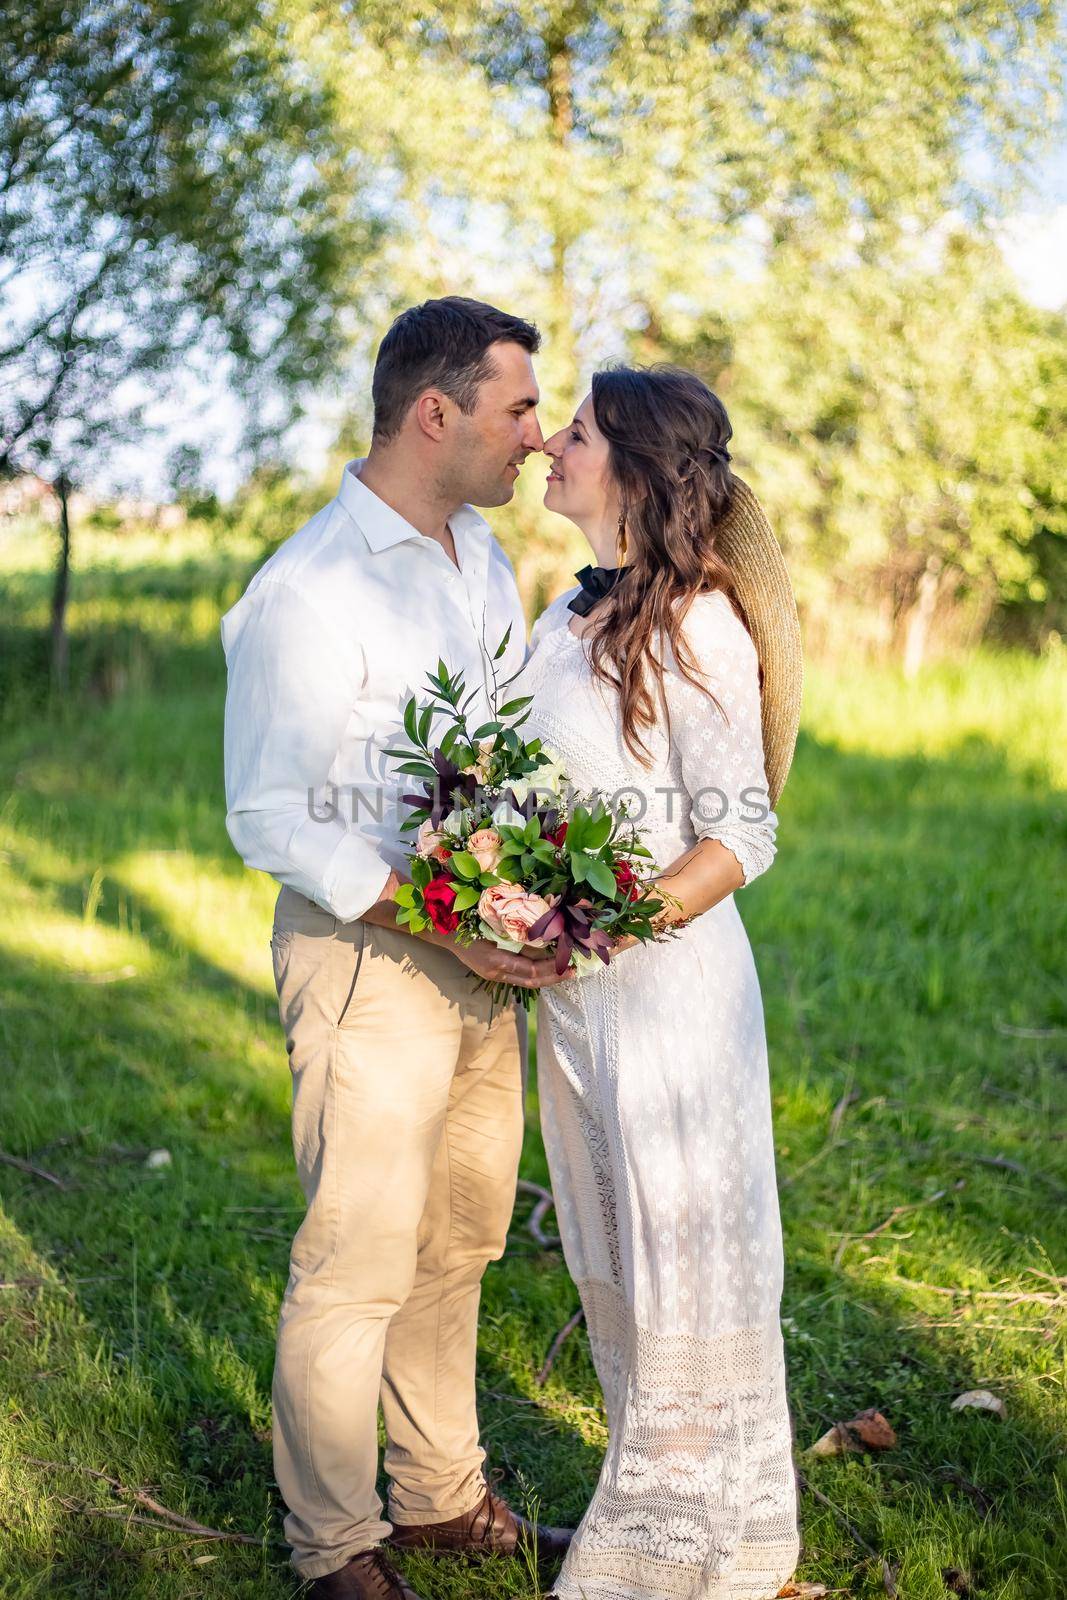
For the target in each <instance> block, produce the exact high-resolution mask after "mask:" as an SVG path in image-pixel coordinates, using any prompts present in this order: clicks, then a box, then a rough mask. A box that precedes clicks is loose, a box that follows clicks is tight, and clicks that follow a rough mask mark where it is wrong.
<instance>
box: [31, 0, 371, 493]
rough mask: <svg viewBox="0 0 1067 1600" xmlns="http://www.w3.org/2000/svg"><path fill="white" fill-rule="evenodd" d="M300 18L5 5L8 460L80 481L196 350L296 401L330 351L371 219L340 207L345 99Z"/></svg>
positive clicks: (191, 9) (236, 3)
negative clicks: (317, 76) (315, 64)
mask: <svg viewBox="0 0 1067 1600" xmlns="http://www.w3.org/2000/svg"><path fill="white" fill-rule="evenodd" d="M288 33H289V30H288V28H287V26H286V23H285V19H284V16H283V14H282V13H281V12H280V11H279V10H278V9H277V8H275V7H274V6H273V5H267V6H263V5H259V4H256V3H254V0H211V3H210V4H209V3H207V0H189V3H186V4H182V5H178V6H175V5H173V4H168V3H164V0H145V3H143V4H141V5H139V6H136V7H133V8H131V7H130V6H128V5H125V4H122V3H121V0H100V3H96V4H93V5H91V6H82V7H71V6H69V5H67V4H65V3H63V0H38V3H35V4H34V5H32V6H26V5H15V6H9V7H5V8H4V9H3V13H2V20H0V184H2V187H3V191H4V196H5V200H4V206H3V208H2V210H0V255H2V256H3V257H4V259H5V264H6V267H5V280H4V291H3V293H4V303H5V310H6V311H7V312H8V313H9V317H10V321H9V325H8V329H9V331H6V332H5V341H4V346H3V348H2V350H0V396H2V399H0V473H5V472H10V471H14V470H27V469H29V468H39V469H42V470H44V471H46V472H55V471H58V470H59V469H60V468H62V469H64V470H65V471H66V473H67V476H68V477H69V478H71V479H72V480H73V481H77V479H78V476H79V473H81V472H84V471H85V470H86V468H87V467H88V465H89V458H90V456H91V455H95V456H96V457H99V456H100V455H101V454H102V453H105V452H106V451H107V449H108V448H109V446H111V445H112V444H114V443H115V442H118V441H119V440H120V439H121V438H122V437H124V436H125V437H129V436H131V435H135V434H136V432H137V430H138V428H139V427H140V425H141V423H142V420H143V403H142V402H141V401H139V400H137V399H134V400H133V401H130V400H129V396H130V394H131V393H132V394H134V395H137V394H142V393H143V394H152V396H153V397H155V395H156V394H157V393H158V391H159V389H160V387H161V386H162V385H163V384H164V383H165V382H166V380H167V379H168V378H172V377H173V376H174V375H175V374H176V373H180V372H181V370H182V363H183V359H192V358H193V357H191V356H190V352H193V353H194V355H195V359H198V360H200V361H201V362H203V361H204V360H207V361H209V362H214V363H217V364H221V363H222V362H223V361H225V363H226V368H225V370H226V372H227V376H228V379H229V381H230V382H231V383H233V384H235V385H236V386H237V387H238V389H240V390H243V391H244V392H246V393H249V394H251V393H252V392H256V393H273V394H274V395H275V396H276V397H278V398H279V399H280V398H283V397H286V396H291V395H292V394H293V393H294V392H295V391H296V390H298V389H299V388H301V387H302V386H305V385H306V384H307V383H308V382H309V381H310V380H311V379H313V378H315V377H317V376H319V375H321V374H322V373H324V372H325V371H327V370H328V369H329V368H330V367H331V366H332V365H333V363H334V362H335V360H336V358H337V355H338V348H337V339H336V318H337V314H338V312H339V310H340V308H341V306H342V305H344V304H346V303H347V302H349V301H350V300H351V298H352V293H353V284H354V277H353V272H354V270H355V269H356V268H357V267H358V263H359V260H360V258H361V257H362V256H363V255H364V254H365V253H366V249H367V247H368V245H369V243H370V240H371V238H372V236H373V234H374V231H375V229H374V225H373V223H371V222H370V221H369V219H368V217H367V215H366V212H365V211H364V210H363V208H360V207H358V206H357V207H355V208H352V207H351V206H348V207H347V208H346V209H345V208H342V207H341V206H339V205H337V204H335V201H336V198H337V192H338V185H339V184H340V183H341V182H342V176H341V167H340V163H341V160H342V153H341V151H340V150H339V148H338V146H337V144H336V142H335V140H334V138H333V134H332V131H331V129H332V121H333V118H332V113H331V110H330V106H329V97H328V95H327V93H326V92H325V90H324V88H323V86H322V85H321V84H318V85H316V84H313V83H312V82H311V81H310V80H309V78H308V76H307V74H306V72H305V71H304V70H303V67H302V65H301V63H300V62H299V60H298V58H297V57H296V55H295V54H294V52H293V49H292V45H291V40H290V38H289V37H288ZM343 182H344V186H345V189H346V192H347V191H350V189H351V185H352V177H351V172H350V171H347V172H346V173H345V174H344V178H343ZM347 197H348V196H347V193H346V198H347ZM31 286H32V288H33V293H32V294H31V293H28V292H27V291H28V290H29V289H30V287H31ZM131 379H137V380H140V382H139V383H131V382H130V380H131ZM123 385H125V388H123V387H121V386H123ZM267 415H268V413H267V412H265V413H264V422H265V423H266V425H267V426H277V423H278V421H279V420H280V415H281V414H280V413H279V412H277V410H275V412H274V415H273V417H272V419H271V421H270V422H269V423H267V420H266V419H267Z"/></svg>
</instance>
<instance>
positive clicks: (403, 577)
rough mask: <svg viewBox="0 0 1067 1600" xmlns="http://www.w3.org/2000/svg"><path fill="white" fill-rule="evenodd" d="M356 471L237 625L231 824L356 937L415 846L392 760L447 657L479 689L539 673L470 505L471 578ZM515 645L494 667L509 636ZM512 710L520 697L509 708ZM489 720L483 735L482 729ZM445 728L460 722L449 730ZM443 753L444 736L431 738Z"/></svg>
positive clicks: (455, 533)
mask: <svg viewBox="0 0 1067 1600" xmlns="http://www.w3.org/2000/svg"><path fill="white" fill-rule="evenodd" d="M362 465H363V460H362V459H360V460H358V461H350V462H349V463H348V465H347V466H346V467H345V470H344V473H343V474H342V478H341V488H340V492H339V493H338V495H337V498H336V499H335V500H332V501H331V502H330V504H329V505H328V506H325V507H324V508H323V509H322V510H321V511H320V512H318V513H317V514H316V515H315V516H314V517H312V519H311V521H310V522H308V523H305V525H304V527H302V528H301V529H300V530H299V531H298V532H297V533H294V534H293V535H292V536H291V537H290V538H289V539H287V540H286V541H285V543H284V544H282V545H281V546H280V547H279V548H278V549H277V550H276V551H275V553H274V554H273V555H272V556H271V557H270V559H269V560H268V561H267V562H265V563H264V565H263V566H262V567H261V568H260V569H259V571H258V572H257V573H256V575H255V576H254V578H253V579H252V581H251V583H250V584H249V585H248V588H247V589H246V590H245V592H244V594H243V595H242V596H241V599H240V600H238V602H237V604H236V605H235V606H233V607H232V608H231V609H230V610H229V611H227V613H226V614H225V616H224V617H223V619H222V625H221V627H222V645H223V650H224V651H225V655H226V669H227V690H226V718H225V736H224V755H225V774H226V827H227V829H228V831H229V835H230V838H231V839H232V841H233V843H234V846H235V847H236V849H237V851H238V852H239V854H240V855H241V857H242V858H243V860H244V861H245V862H246V864H247V865H248V866H250V867H255V868H257V869H259V870H260V871H262V872H269V873H270V874H271V875H272V876H273V877H274V878H276V879H277V880H278V882H279V883H282V884H288V885H290V887H292V888H293V889H297V890H299V892H300V893H301V894H304V895H307V897H308V898H309V899H311V900H314V901H316V902H317V904H319V905H321V906H323V907H324V908H325V909H326V910H327V911H331V912H332V913H333V914H334V916H336V917H337V918H339V920H340V921H342V922H350V921H352V919H353V918H355V917H358V916H360V915H361V914H362V913H363V912H364V911H366V910H367V908H368V907H369V906H371V905H373V904H374V902H375V901H376V900H377V899H378V896H379V895H380V893H381V891H382V889H383V888H384V886H385V883H386V880H387V878H388V876H389V871H390V869H391V868H394V867H395V868H397V869H398V870H400V871H401V872H403V873H405V875H406V860H405V856H406V852H407V850H408V849H410V848H411V842H412V835H411V832H410V831H409V832H408V833H407V834H401V832H400V823H401V822H402V821H403V820H404V818H405V816H407V815H408V814H409V813H410V809H411V808H410V807H409V806H406V805H404V804H402V803H401V802H400V795H402V794H404V793H411V792H413V791H414V792H418V790H419V788H420V787H421V785H420V783H419V780H417V779H413V778H410V777H405V776H404V775H403V774H399V775H398V774H397V773H396V766H397V761H396V759H394V758H392V757H389V756H387V755H386V754H385V751H386V749H387V748H388V747H393V748H395V747H397V746H398V745H399V746H407V745H408V744H409V742H410V741H409V740H408V739H407V737H406V735H405V734H404V730H403V708H404V703H405V701H406V700H407V699H408V697H409V696H410V695H412V694H416V695H417V696H418V697H419V699H420V701H421V700H424V699H427V698H428V697H429V693H430V691H429V689H428V688H427V686H426V676H427V674H428V673H430V672H436V670H437V664H438V660H439V659H441V660H443V661H444V662H445V665H446V666H447V668H448V670H449V671H450V672H458V671H462V672H463V674H464V676H465V679H466V686H467V690H468V691H470V690H475V689H477V690H478V691H479V695H478V699H477V700H475V701H474V703H473V706H472V708H471V709H470V710H468V721H469V725H470V727H471V729H472V730H473V729H475V728H477V727H478V725H479V724H480V723H482V722H484V721H486V720H487V719H488V718H489V715H490V700H489V693H490V692H491V689H492V684H493V674H494V672H495V674H496V678H497V680H498V681H499V682H500V683H504V682H505V681H506V680H507V679H509V678H511V677H512V676H513V675H514V674H515V673H516V672H517V671H518V670H519V668H520V667H521V666H522V664H523V660H524V658H525V654H526V625H525V620H524V617H523V611H522V605H521V602H520V600H519V592H518V588H517V587H516V584H515V575H514V572H513V571H512V568H511V563H510V562H509V561H508V558H507V556H506V555H505V554H504V552H503V550H502V549H501V548H500V545H499V544H498V543H497V541H496V539H495V538H494V537H493V535H492V532H491V530H490V528H489V525H488V523H487V522H486V521H485V519H484V518H483V517H481V516H479V515H478V513H477V512H476V511H475V510H473V508H472V507H470V506H463V507H462V508H461V510H459V511H457V512H456V513H455V514H454V515H453V516H452V517H450V518H449V527H450V528H451V530H452V537H453V539H454V541H455V546H456V555H457V557H458V560H459V570H457V568H456V566H455V564H454V563H453V562H452V561H451V560H450V559H449V557H448V556H447V555H446V554H445V552H444V550H443V549H442V548H441V546H440V544H438V542H437V541H436V540H435V539H430V538H427V537H426V536H425V535H424V534H421V533H419V532H418V530H417V529H415V528H413V527H412V526H411V524H410V523H409V522H406V521H405V520H404V518H403V517H402V516H400V514H399V513H398V512H396V511H394V510H393V509H392V508H391V507H390V506H387V505H386V504H385V502H384V501H383V500H380V499H379V498H378V496H377V495H376V494H373V493H372V492H371V490H370V489H368V488H367V487H366V486H365V485H364V484H363V483H362V482H361V481H360V479H359V478H358V477H357V476H356V473H357V472H358V470H359V468H360V467H361V466H362ZM509 625H510V627H511V638H510V640H509V644H508V648H507V651H506V652H505V654H504V655H503V656H502V658H501V659H500V660H499V661H495V662H494V661H493V660H492V657H493V655H494V653H495V651H496V648H497V646H498V645H499V643H500V641H501V639H502V638H503V636H504V633H505V631H506V630H507V628H508V626H509ZM502 698H507V696H506V695H505V696H503V697H502ZM472 718H473V719H475V720H471V719H472ZM433 726H434V731H435V732H436V733H438V736H439V733H440V732H443V729H444V726H445V720H444V718H443V717H442V716H435V718H434V724H433ZM431 742H432V739H431Z"/></svg>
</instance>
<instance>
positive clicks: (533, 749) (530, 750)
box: [526, 739, 550, 767]
mask: <svg viewBox="0 0 1067 1600" xmlns="http://www.w3.org/2000/svg"><path fill="white" fill-rule="evenodd" d="M526 754H527V755H528V756H540V755H541V741H540V739H531V740H530V742H529V744H528V745H527V746H526ZM536 765H537V766H539V767H541V766H546V767H547V766H549V765H550V761H549V758H548V756H544V757H542V759H541V760H540V761H538V762H537V763H536Z"/></svg>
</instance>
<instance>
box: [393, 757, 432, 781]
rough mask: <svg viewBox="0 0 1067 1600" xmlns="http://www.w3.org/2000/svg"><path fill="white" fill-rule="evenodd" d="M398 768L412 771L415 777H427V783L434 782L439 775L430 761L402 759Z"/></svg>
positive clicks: (403, 770)
mask: <svg viewBox="0 0 1067 1600" xmlns="http://www.w3.org/2000/svg"><path fill="white" fill-rule="evenodd" d="M396 770H397V771H398V772H407V773H410V774H411V776H412V777H413V778H425V779H426V782H427V783H432V782H433V781H434V779H435V778H436V777H437V772H436V770H435V769H434V768H433V767H431V766H430V763H429V762H428V761H402V762H401V763H400V765H399V766H398V767H397V769H396Z"/></svg>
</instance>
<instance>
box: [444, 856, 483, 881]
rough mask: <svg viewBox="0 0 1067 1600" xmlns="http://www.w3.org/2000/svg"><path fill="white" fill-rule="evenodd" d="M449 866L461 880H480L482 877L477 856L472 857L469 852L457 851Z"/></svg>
mask: <svg viewBox="0 0 1067 1600" xmlns="http://www.w3.org/2000/svg"><path fill="white" fill-rule="evenodd" d="M448 864H449V866H450V867H451V868H452V869H453V871H455V872H458V873H459V875H460V877H461V878H480V877H481V875H482V869H481V866H480V864H479V862H478V858H477V856H472V855H471V853H470V851H469V850H456V851H455V852H454V853H453V855H452V858H451V860H450V861H449V863H448Z"/></svg>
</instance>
